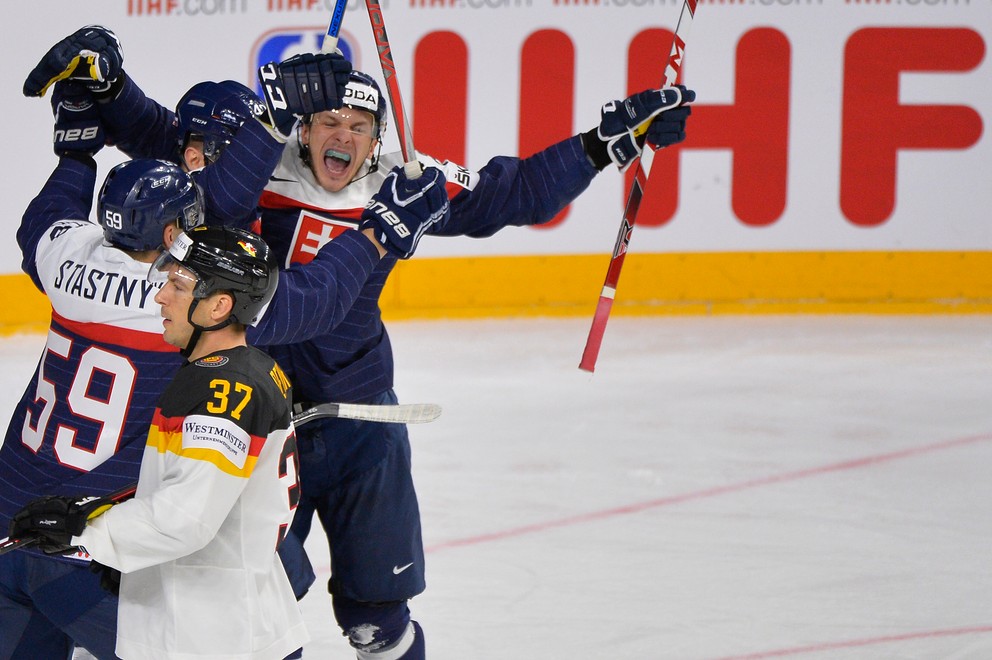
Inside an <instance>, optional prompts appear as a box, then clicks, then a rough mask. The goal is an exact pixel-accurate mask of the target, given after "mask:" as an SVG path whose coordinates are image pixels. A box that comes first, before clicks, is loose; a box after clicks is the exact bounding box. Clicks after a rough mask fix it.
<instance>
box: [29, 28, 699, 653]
mask: <svg viewBox="0 0 992 660" xmlns="http://www.w3.org/2000/svg"><path fill="white" fill-rule="evenodd" d="M94 45H96V44H94ZM105 49H106V50H108V51H114V52H113V53H110V52H108V53H106V55H102V56H101V57H105V58H106V59H107V61H120V60H122V56H121V54H120V46H119V43H117V42H116V40H106V45H105ZM92 50H94V51H96V52H98V53H100V52H102V51H101V50H100V48H98V47H94V48H93V49H92ZM69 54H70V55H78V54H79V53H71V52H70V53H69ZM69 62H70V61H69V60H67V59H66V56H65V55H63V56H61V58H55V59H54V61H46V60H43V61H42V62H41V63H40V64H39V69H41V70H43V71H48V72H50V71H54V70H58V71H62V70H64V69H65V68H66V66H67V65H68V64H69ZM36 71H38V69H36ZM286 72H287V73H291V72H292V70H291V69H287V70H286ZM32 76H33V77H34V78H44V74H43V75H40V76H36V75H34V74H32ZM120 76H121V77H122V78H125V79H127V76H126V75H125V74H124V73H123V72H121V74H120ZM31 80H32V78H31V77H29V82H30V81H31ZM298 80H299V79H298V78H296V77H294V76H293V75H286V76H280V77H279V79H277V80H276V81H274V82H272V81H270V84H273V85H274V86H275V87H279V86H280V85H281V86H282V87H283V88H285V87H286V86H289V87H290V88H291V90H293V91H299V90H296V89H294V88H293V85H295V84H297V81H298ZM304 80H305V78H304ZM124 87H126V88H127V89H128V90H129V93H127V94H118V95H116V96H113V95H110V96H106V97H105V98H104V99H103V100H104V104H103V105H101V116H102V117H103V119H104V127H105V129H106V130H107V131H108V133H110V134H112V135H113V136H114V140H115V142H116V143H117V144H121V145H128V144H135V143H136V142H135V137H136V136H138V135H141V134H143V133H145V134H151V135H158V136H160V137H158V138H156V139H157V140H158V141H159V142H160V143H162V144H166V143H174V142H175V141H176V140H177V136H176V135H175V131H176V127H175V126H174V125H173V124H172V123H171V122H169V121H162V120H161V119H162V117H165V116H167V113H166V112H163V111H162V107H161V106H158V104H155V103H154V102H153V101H151V100H149V99H147V98H144V97H143V96H141V95H140V94H139V92H140V90H138V88H137V86H136V85H133V84H132V83H131V82H125V83H124ZM323 87H324V88H326V87H327V86H326V85H324V86H323ZM347 87H348V91H347V92H346V94H345V97H344V105H343V106H341V107H337V106H335V105H334V103H333V101H338V100H339V99H328V101H330V102H327V103H324V102H322V100H321V99H319V98H316V99H314V98H311V99H309V101H310V105H309V107H303V106H301V105H295V106H292V107H291V108H290V110H293V111H295V112H296V113H297V114H300V115H302V121H301V122H300V124H299V125H298V126H297V128H296V130H295V132H294V131H293V130H292V127H293V123H292V122H291V121H289V120H288V119H286V118H285V117H284V116H283V117H271V121H270V122H269V124H270V125H272V126H275V127H278V128H279V131H278V132H279V134H280V135H283V136H286V137H287V141H288V144H287V146H286V148H285V150H284V151H283V153H282V156H281V160H280V161H279V164H278V165H277V167H276V170H275V173H274V174H273V176H272V178H271V181H270V182H269V184H268V185H267V186H266V190H265V192H264V193H263V195H262V198H261V207H262V208H261V213H262V232H263V236H264V237H265V239H266V241H267V242H268V243H269V244H270V245H271V246H272V249H273V251H274V252H276V253H277V255H278V256H279V259H280V260H281V263H282V264H283V265H290V264H298V263H305V262H307V261H308V260H309V259H311V258H312V255H313V254H314V253H315V252H316V251H317V250H318V249H319V248H320V245H321V244H323V242H326V241H327V240H330V239H333V240H332V241H331V242H332V243H333V242H335V241H337V240H340V238H337V237H335V236H336V235H337V234H338V232H340V230H341V228H342V227H349V226H350V227H355V226H363V225H362V223H367V222H376V223H377V231H376V238H377V239H380V240H382V241H383V242H384V243H385V245H384V247H385V248H386V249H387V250H388V252H389V254H388V255H387V256H386V257H385V258H383V259H382V260H381V261H380V262H379V263H378V264H377V265H376V267H375V269H374V271H373V272H372V274H371V275H370V276H369V277H368V278H367V279H366V280H365V282H364V284H363V287H362V290H361V293H360V295H359V296H358V297H357V299H356V300H355V301H354V303H353V304H352V306H351V307H350V308H349V310H348V311H347V314H346V316H345V318H344V320H343V321H342V322H341V323H339V324H336V325H333V326H332V325H328V326H327V328H326V330H325V332H324V333H323V334H321V335H320V336H317V337H315V338H313V339H310V340H308V341H305V342H300V343H296V344H290V345H273V344H276V343H277V342H271V341H268V340H267V339H266V338H264V337H261V336H258V339H257V343H260V344H270V346H268V348H267V350H268V352H269V353H270V354H271V355H272V356H273V357H275V358H276V359H277V360H278V361H279V362H280V363H281V364H283V365H284V366H285V367H286V368H287V373H288V375H289V376H290V378H291V379H292V380H293V381H294V383H296V387H295V390H294V396H295V397H296V402H297V404H298V405H301V406H308V405H310V404H311V403H318V402H322V401H332V400H333V401H346V402H356V403H394V402H396V400H397V398H396V395H395V393H394V392H393V357H392V350H391V347H390V343H389V337H388V333H387V332H386V329H385V327H384V326H383V323H382V319H381V316H380V310H379V296H380V293H381V291H382V289H383V286H384V285H385V283H386V280H387V278H388V276H389V273H390V272H391V271H392V269H393V267H394V266H395V264H396V260H397V259H398V258H407V257H409V256H410V254H411V253H412V251H413V249H414V248H415V246H416V244H417V241H418V240H419V238H420V234H419V233H417V234H413V235H409V236H404V235H398V234H397V233H396V232H391V230H390V229H389V226H388V223H386V222H384V221H383V219H382V218H379V219H376V217H375V214H374V213H373V214H371V215H370V214H369V209H367V208H366V207H370V208H372V209H374V208H375V206H376V202H377V201H378V202H382V201H383V200H388V199H391V200H392V201H393V202H394V204H393V208H394V209H396V210H403V209H408V208H409V207H410V205H413V204H415V203H416V201H417V199H418V198H417V197H416V195H415V194H410V193H409V192H404V191H405V190H406V189H407V188H408V187H409V186H410V182H409V180H408V179H407V178H406V177H405V175H404V173H403V169H402V167H401V166H402V161H403V159H402V157H401V155H400V154H398V153H396V154H385V155H381V154H380V145H381V141H382V137H383V135H384V132H385V130H386V124H387V117H386V103H385V99H384V98H383V96H382V93H381V90H380V89H379V87H378V85H377V84H376V83H375V81H374V80H373V79H372V78H371V77H369V76H368V75H366V74H363V73H361V72H357V71H356V72H352V73H351V74H350V79H349V82H348V85H347ZM301 89H302V88H301ZM308 89H312V87H308ZM26 91H27V90H26ZM283 91H285V89H283ZM694 97H695V94H694V93H693V92H692V91H691V90H687V89H685V88H684V87H681V86H678V87H671V88H665V89H654V90H647V91H644V92H641V93H639V94H635V95H633V96H631V97H629V98H627V99H624V100H621V101H613V102H610V103H607V104H606V105H604V106H603V110H602V113H601V120H600V122H599V124H598V126H596V127H594V128H593V129H591V130H589V131H587V132H585V133H583V134H581V135H576V136H573V137H571V138H568V139H566V140H563V141H561V142H559V143H557V144H554V145H551V146H550V147H548V148H547V149H545V150H543V151H541V152H538V153H536V154H534V155H533V156H530V157H529V158H523V159H521V158H516V157H512V156H497V157H495V158H493V159H491V160H490V161H489V162H488V163H487V164H486V165H485V166H483V167H482V168H481V169H479V170H478V171H473V170H469V169H466V168H464V167H460V166H458V165H455V164H452V163H448V162H440V161H438V160H436V159H433V158H431V157H429V156H426V155H420V161H421V163H422V164H423V165H425V166H426V170H425V171H426V172H427V173H429V174H427V175H425V176H427V177H428V178H429V180H430V181H435V180H436V181H437V183H438V184H446V187H447V192H448V197H449V198H450V215H445V217H444V218H443V220H439V221H437V222H435V223H433V224H431V225H430V226H429V228H427V229H426V233H427V234H432V235H438V236H472V237H478V238H482V237H486V236H489V235H492V234H493V233H495V232H496V231H498V230H500V229H502V228H503V227H506V226H525V225H537V224H541V223H545V222H548V221H549V220H551V219H552V218H553V217H554V216H555V215H556V214H557V213H558V212H559V211H560V210H561V209H562V208H564V207H565V206H566V205H567V204H569V203H570V202H571V201H572V200H574V199H575V198H576V197H577V196H578V195H580V194H581V193H582V192H583V191H584V190H585V189H586V188H587V187H588V185H589V183H590V182H591V181H592V179H593V178H594V177H595V176H596V175H597V174H598V173H599V172H600V171H602V170H603V169H605V168H606V167H608V166H609V165H611V164H615V165H617V167H618V168H619V169H620V170H621V171H622V170H623V169H625V168H626V167H627V166H628V165H629V164H630V163H631V162H632V161H633V160H635V159H636V158H637V157H638V155H639V154H640V153H641V150H642V149H643V148H644V147H645V145H647V146H648V147H649V148H654V149H657V148H662V147H665V146H669V145H672V144H675V143H678V142H680V141H681V140H683V139H684V138H685V122H686V119H687V117H688V116H689V114H690V107H689V106H688V105H687V104H688V103H690V102H692V101H693V100H694ZM267 107H268V110H269V111H270V115H271V114H272V112H271V111H272V109H273V108H272V103H271V102H270V103H268V104H267ZM153 108H157V109H158V110H152V109H153ZM156 116H157V117H159V120H158V121H156V122H152V123H147V124H142V125H140V126H139V125H137V124H136V123H134V122H133V121H130V120H129V119H127V118H129V117H143V118H155V117H156ZM645 127H646V130H644V129H645ZM130 153H131V154H132V155H143V156H152V155H154V156H159V157H170V156H171V157H175V156H174V152H166V151H158V152H154V151H142V152H137V151H132V152H130ZM422 178H423V177H422ZM370 202H371V203H370ZM380 229H381V231H380ZM313 236H321V237H322V238H321V239H320V240H319V241H318V242H312V239H311V237H313ZM438 285H439V286H443V282H438ZM252 337H253V333H252V332H251V331H250V332H249V340H250V341H256V340H254V339H252ZM299 450H300V460H301V489H302V491H301V500H300V507H299V509H298V512H297V515H296V517H295V519H294V523H293V532H294V533H295V534H297V535H298V536H299V537H300V538H301V539H303V538H305V537H306V536H307V535H308V534H309V532H310V529H311V525H312V521H313V514H314V512H316V513H317V515H318V517H319V519H320V522H321V524H322V525H323V528H324V532H325V533H326V535H327V538H328V543H329V545H330V557H331V579H330V583H329V585H328V588H329V590H330V592H331V595H332V601H333V608H334V614H335V617H336V619H337V622H338V624H339V626H340V627H341V629H342V630H343V631H344V633H345V634H346V635H348V638H349V641H350V642H351V644H352V646H354V647H355V649H356V652H357V654H358V657H359V658H362V659H373V660H374V659H382V660H385V659H389V660H419V659H422V658H424V656H425V641H424V635H423V631H422V630H421V628H420V626H419V624H418V623H417V622H415V621H413V620H412V619H411V616H410V611H409V607H408V601H409V599H410V598H412V597H414V596H416V595H417V594H419V593H421V592H422V591H423V590H424V588H425V581H424V555H423V543H422V539H421V527H420V514H419V510H418V505H417V498H416V493H415V490H414V484H413V478H412V474H411V469H410V445H409V440H408V435H407V431H406V429H405V427H403V426H400V425H385V424H375V423H369V422H355V421H348V420H340V419H334V420H322V421H320V422H319V423H314V424H309V425H307V426H306V427H301V428H300V429H299Z"/></svg>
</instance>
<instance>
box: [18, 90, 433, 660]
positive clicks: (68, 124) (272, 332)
mask: <svg viewBox="0 0 992 660" xmlns="http://www.w3.org/2000/svg"><path fill="white" fill-rule="evenodd" d="M53 101H54V106H53V107H54V108H55V110H56V129H55V150H56V153H57V154H59V156H60V161H59V165H58V167H57V168H56V170H55V172H53V174H52V176H51V177H50V180H49V182H48V183H47V184H46V185H45V187H44V188H43V190H42V191H41V193H39V195H38V196H37V197H36V198H35V200H34V201H33V202H32V203H31V205H30V206H29V208H28V210H27V211H26V212H25V215H24V219H23V221H22V225H21V228H20V229H19V231H18V241H19V244H20V245H21V247H22V250H23V252H24V264H23V265H24V269H25V271H26V272H28V274H29V275H31V277H32V279H33V280H34V281H35V283H36V285H37V286H38V287H39V289H40V290H42V291H43V292H45V293H46V294H48V295H49V297H50V298H51V301H52V306H53V317H52V330H51V332H50V334H49V341H48V345H47V346H46V350H45V353H44V355H43V357H42V360H41V363H40V365H39V369H38V372H37V374H36V376H35V379H34V380H33V381H32V383H30V384H29V386H28V388H27V390H26V392H25V394H24V396H23V397H22V399H21V401H20V402H19V403H18V405H17V407H16V409H15V411H14V413H13V416H12V418H11V422H10V425H9V427H8V429H7V434H6V436H5V439H4V443H3V446H2V447H0V529H2V528H5V527H6V525H7V522H8V520H9V518H10V516H11V515H13V513H14V512H15V511H17V510H18V508H20V507H21V506H23V505H24V504H26V503H27V502H28V501H29V500H31V499H32V498H34V497H37V496H39V495H42V494H46V493H47V494H59V495H70V496H71V495H78V494H84V493H85V494H96V495H102V494H106V493H109V492H112V491H114V490H117V489H118V487H119V486H121V485H122V484H128V483H130V482H133V481H135V480H136V479H137V475H138V465H139V462H140V458H141V451H142V447H143V446H144V438H145V435H146V433H145V431H146V429H147V424H148V423H149V421H150V419H151V412H152V410H153V408H154V402H155V400H156V399H157V397H158V396H159V394H160V393H161V391H162V389H163V388H164V386H165V384H166V383H167V382H168V379H169V377H170V375H171V373H172V371H174V369H175V368H176V367H177V366H178V365H179V364H180V363H181V358H180V356H179V355H178V354H177V353H176V351H175V350H174V349H173V348H172V347H171V346H168V345H166V344H165V343H163V342H162V341H161V338H160V331H161V319H159V318H158V316H157V314H156V313H155V312H154V303H153V301H152V296H154V293H155V288H154V287H153V286H151V285H150V284H149V282H148V281H147V280H146V279H145V277H144V275H145V273H146V272H147V268H148V264H147V263H145V261H147V258H148V257H150V256H153V255H154V254H155V252H154V251H155V250H156V249H157V247H158V246H159V245H161V244H163V243H165V244H168V242H169V241H171V238H172V235H173V234H174V233H178V229H179V228H182V227H191V226H192V225H193V222H194V220H195V221H197V222H198V221H199V220H200V218H202V217H203V215H207V216H209V215H210V214H209V213H207V214H204V213H203V209H202V207H201V199H200V197H201V196H200V195H199V192H198V191H197V189H196V188H195V187H194V186H193V185H192V183H191V181H190V178H189V176H188V175H187V174H186V173H185V172H183V171H182V170H181V169H180V168H178V167H176V166H175V165H174V164H171V163H166V162H159V161H131V162H128V163H124V164H122V165H121V166H119V167H118V168H116V169H115V170H114V171H113V172H112V174H111V175H108V181H107V184H106V185H105V186H104V187H103V188H102V189H101V194H100V197H99V203H98V217H99V219H100V221H101V224H100V225H95V224H93V223H90V222H89V221H88V220H87V216H88V215H89V212H90V206H91V202H92V198H93V188H94V183H95V177H96V164H95V161H94V159H93V157H92V155H93V154H94V153H95V152H96V151H98V150H99V149H100V148H101V147H102V146H103V145H104V143H105V138H104V135H103V132H102V129H101V127H100V121H99V117H98V116H97V115H96V112H95V108H94V105H93V99H92V92H91V90H88V89H80V83H79V82H78V81H61V82H59V83H58V84H57V85H56V86H55V88H54V92H53ZM162 168H165V169H162ZM125 175H127V176H125ZM111 181H113V185H111ZM127 182H130V183H131V187H130V188H128V187H126V185H125V184H126V183H127ZM180 183H182V184H183V188H182V190H183V191H184V192H183V194H184V195H185V196H187V197H188V199H186V198H180V199H179V200H178V201H176V202H175V204H179V203H181V202H184V201H185V202H188V204H185V205H183V206H181V207H177V206H175V204H173V203H172V202H170V201H169V200H170V199H171V198H170V197H168V194H169V193H170V192H172V193H174V192H175V191H176V189H177V188H178V187H179V184H180ZM427 197H431V195H428V196H427ZM208 199H209V196H208ZM433 199H434V201H435V202H437V203H438V204H444V205H446V204H447V197H446V196H445V195H443V194H440V195H438V194H434V195H433ZM385 202H386V203H392V202H391V201H390V200H385ZM247 206H249V207H250V206H251V205H250V204H248V205H247ZM187 207H188V208H187ZM177 209H179V210H183V211H184V215H182V217H181V218H179V221H178V222H179V223H185V224H177V217H179V216H178V215H177V216H172V215H171V214H172V213H173V212H175V213H177V214H178V213H179V210H177ZM422 215H423V219H424V220H427V219H431V218H432V217H433V213H432V212H424V213H423V214H422ZM407 221H409V222H410V225H409V227H408V231H413V232H417V231H419V223H420V222H421V220H420V219H419V218H418V217H415V215H409V216H407ZM363 233H364V235H363ZM373 235H374V230H373V229H372V228H369V229H367V230H365V231H364V232H358V231H350V232H348V236H346V237H342V238H344V239H345V240H343V241H338V242H336V243H335V244H329V245H328V246H327V248H328V249H325V250H321V251H320V253H319V254H318V255H317V257H316V258H315V260H314V261H313V262H312V263H311V264H309V265H308V266H307V267H306V268H298V269H294V270H293V272H292V273H286V274H285V277H282V278H280V283H279V286H278V288H277V290H276V295H275V297H274V298H273V300H272V301H271V303H270V304H269V306H268V310H269V312H270V313H269V314H267V315H266V317H265V319H263V320H262V321H261V322H260V323H259V325H258V327H257V332H258V333H259V335H260V336H265V337H268V338H270V340H271V341H275V342H278V341H297V340H299V339H301V338H305V337H307V336H312V335H314V334H316V333H319V332H322V331H323V328H324V324H329V323H336V322H338V321H339V320H340V319H341V318H343V316H344V315H345V314H346V312H347V310H349V309H350V307H351V304H352V301H353V300H354V298H355V297H356V296H357V293H358V292H359V291H360V289H361V287H362V285H363V283H364V278H365V277H367V276H368V275H369V274H370V273H371V272H372V271H373V269H374V267H375V265H376V264H377V263H378V261H379V259H380V258H381V256H382V255H383V254H385V248H383V247H382V246H381V244H380V243H379V242H378V241H377V240H374V239H373V238H372V237H373ZM139 241H141V242H140V243H139ZM139 248H140V249H139ZM138 257H141V258H142V259H144V260H145V261H142V260H139V258H138ZM150 307H151V308H152V311H150V310H149V308H150ZM304 308H305V310H306V312H305V313H304V312H303V310H304ZM116 602H117V601H116V598H113V597H111V596H110V595H109V594H107V593H106V592H105V591H103V590H102V589H101V588H100V578H99V576H97V575H95V574H92V573H90V571H89V568H88V557H86V556H85V555H79V556H74V557H65V558H62V557H59V558H50V557H46V556H44V555H42V554H40V553H32V552H28V551H17V552H12V553H8V554H5V555H3V556H2V557H0V658H2V659H3V660H6V659H7V658H21V657H24V658H36V657H67V654H71V652H72V648H73V647H74V646H75V645H79V646H82V647H85V648H86V649H87V650H89V651H90V652H91V653H92V654H93V655H95V656H96V657H97V658H100V659H101V660H103V659H105V658H108V659H109V658H113V657H114V651H113V649H114V644H115V640H116Z"/></svg>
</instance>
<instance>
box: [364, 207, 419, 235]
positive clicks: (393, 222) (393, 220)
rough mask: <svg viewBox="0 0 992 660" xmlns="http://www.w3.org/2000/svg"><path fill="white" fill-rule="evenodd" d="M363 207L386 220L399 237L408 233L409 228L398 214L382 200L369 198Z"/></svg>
mask: <svg viewBox="0 0 992 660" xmlns="http://www.w3.org/2000/svg"><path fill="white" fill-rule="evenodd" d="M365 208H366V209H368V210H370V211H372V213H375V214H376V215H377V216H378V217H380V218H382V219H383V220H385V221H386V224H388V225H389V226H390V227H392V228H393V231H395V232H396V235H397V236H399V237H400V238H407V237H408V236H409V235H410V229H409V228H407V226H406V225H404V224H403V221H402V220H400V218H399V216H398V215H396V214H395V213H393V212H392V211H390V210H389V207H388V206H386V205H385V204H383V203H382V202H377V201H376V200H375V199H371V200H369V203H368V204H366V205H365Z"/></svg>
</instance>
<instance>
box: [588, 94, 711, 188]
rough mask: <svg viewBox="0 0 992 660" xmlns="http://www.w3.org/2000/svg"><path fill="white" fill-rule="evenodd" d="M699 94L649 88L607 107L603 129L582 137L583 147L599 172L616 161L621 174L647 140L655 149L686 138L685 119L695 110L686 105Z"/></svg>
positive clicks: (636, 156) (601, 127) (604, 113)
mask: <svg viewBox="0 0 992 660" xmlns="http://www.w3.org/2000/svg"><path fill="white" fill-rule="evenodd" d="M695 99H696V93H695V92H694V91H692V90H691V89H686V88H685V87H683V86H682V85H676V86H675V87H665V88H663V89H649V90H647V91H644V92H640V93H639V94H634V95H633V96H630V97H627V98H626V99H624V100H623V101H610V102H609V103H606V104H605V105H603V109H602V117H601V120H600V123H599V126H598V127H597V128H596V129H595V137H596V138H598V140H596V139H594V138H593V135H592V133H593V131H590V132H589V133H586V134H584V135H583V136H582V145H583V147H584V148H585V150H586V153H587V154H589V158H590V160H591V161H592V163H593V165H595V166H596V168H597V169H600V170H602V169H603V168H604V167H606V166H607V165H609V163H610V162H613V163H614V164H615V165H616V166H617V167H618V168H619V169H620V171H621V172H623V171H625V170H626V169H627V168H628V167H630V164H631V163H633V162H634V160H636V159H637V158H638V157H639V156H640V155H641V150H642V149H643V148H644V143H645V141H647V142H649V143H650V144H651V145H652V146H653V147H654V148H655V149H660V148H662V147H667V146H670V145H673V144H676V143H678V142H681V141H682V140H684V139H685V120H686V117H688V116H689V114H690V112H691V111H692V110H691V108H690V107H689V106H688V105H686V104H687V103H691V102H692V101H694V100H695Z"/></svg>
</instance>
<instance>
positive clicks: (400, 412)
mask: <svg viewBox="0 0 992 660" xmlns="http://www.w3.org/2000/svg"><path fill="white" fill-rule="evenodd" d="M440 416H441V406H439V405H437V404H436V403H405V404H400V405H396V406H374V405H363V404H358V403H318V404H317V405H315V406H313V407H311V408H307V409H306V410H301V411H299V412H297V413H296V414H295V415H293V423H294V424H295V425H296V426H302V425H303V424H306V423H307V422H311V421H313V420H315V419H322V418H324V417H339V418H343V419H360V420H363V421H366V422H386V423H390V424H425V423H427V422H433V421H434V420H435V419H437V418H438V417H440Z"/></svg>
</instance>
